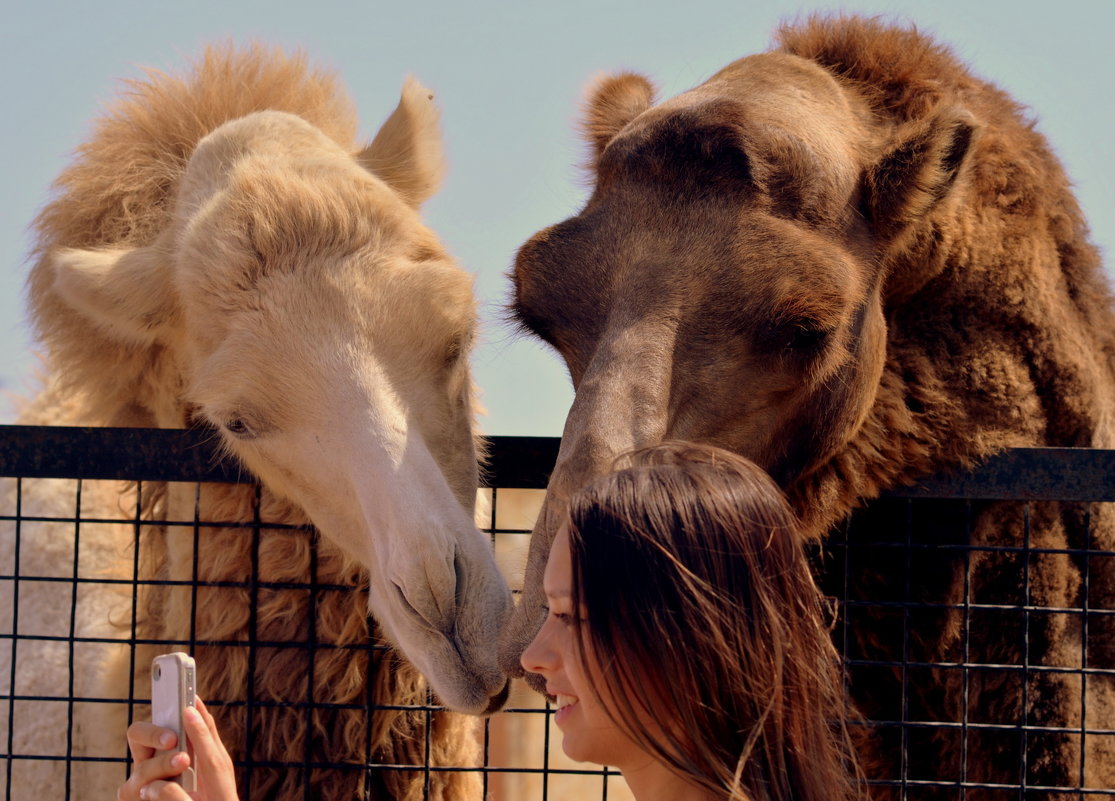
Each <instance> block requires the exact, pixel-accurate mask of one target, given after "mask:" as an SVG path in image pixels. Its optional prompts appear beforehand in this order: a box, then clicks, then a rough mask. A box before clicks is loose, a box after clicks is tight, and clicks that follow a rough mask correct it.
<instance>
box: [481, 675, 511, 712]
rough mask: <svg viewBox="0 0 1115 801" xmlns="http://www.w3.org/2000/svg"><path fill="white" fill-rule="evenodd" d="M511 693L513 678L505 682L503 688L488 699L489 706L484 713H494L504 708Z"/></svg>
mask: <svg viewBox="0 0 1115 801" xmlns="http://www.w3.org/2000/svg"><path fill="white" fill-rule="evenodd" d="M510 695H511V679H508V680H507V681H505V682H504V683H503V689H502V690H500V691H499V692H498V693H496V694H495V695H493V696H492V697H491V698H490V699H489V700H488V708H487V709H485V710H484V715H494V714H495V713H496V712H499V711H500V710H501V709H503V706H504V704H506V703H507V698H508V696H510Z"/></svg>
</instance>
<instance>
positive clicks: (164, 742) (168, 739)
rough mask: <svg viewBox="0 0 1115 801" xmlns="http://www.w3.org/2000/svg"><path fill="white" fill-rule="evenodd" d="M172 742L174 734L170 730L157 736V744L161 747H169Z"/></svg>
mask: <svg viewBox="0 0 1115 801" xmlns="http://www.w3.org/2000/svg"><path fill="white" fill-rule="evenodd" d="M173 742H174V735H173V734H172V733H171V732H169V731H168V732H163V734H162V735H161V736H160V737H159V745H161V746H162V747H163V748H170V746H171V743H173Z"/></svg>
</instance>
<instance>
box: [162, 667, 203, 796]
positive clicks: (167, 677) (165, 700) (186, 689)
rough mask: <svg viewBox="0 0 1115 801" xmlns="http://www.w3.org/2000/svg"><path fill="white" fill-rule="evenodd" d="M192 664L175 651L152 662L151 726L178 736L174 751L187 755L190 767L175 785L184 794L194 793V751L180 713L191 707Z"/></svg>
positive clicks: (192, 689)
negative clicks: (183, 791)
mask: <svg viewBox="0 0 1115 801" xmlns="http://www.w3.org/2000/svg"><path fill="white" fill-rule="evenodd" d="M194 676H195V669H194V660H193V657H191V656H190V655H189V654H185V653H183V652H181V651H176V652H174V653H172V654H163V655H161V656H156V657H155V659H154V660H153V661H152V662H151V722H152V723H154V724H155V725H156V726H162V727H164V728H167V729H172V730H173V731H174V732H175V734H177V735H178V745H176V746H175V748H174V750H176V751H186V752H187V753H189V754H190V767H188V768H187V769H186V770H185V771H183V772H182V775H181V776H179V777H178V778H177V779H175V781H177V782H178V783H179V784H181V785H182V787H183V788H184V789H186V790H191V791H192V790H196V789H197V776H196V774H195V773H194V767H193V749H192V748H190V746H189V741H188V740H187V738H186V729H185V726H184V724H183V721H182V710H183V708H184V707H187V706H194V687H196V686H197V685H196V684H195V683H194Z"/></svg>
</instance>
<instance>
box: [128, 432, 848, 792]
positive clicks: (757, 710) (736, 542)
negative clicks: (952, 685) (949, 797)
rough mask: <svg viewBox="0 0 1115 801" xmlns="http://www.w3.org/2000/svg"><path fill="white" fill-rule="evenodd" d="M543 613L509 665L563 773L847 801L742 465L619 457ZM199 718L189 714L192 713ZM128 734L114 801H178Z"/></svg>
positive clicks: (212, 774)
mask: <svg viewBox="0 0 1115 801" xmlns="http://www.w3.org/2000/svg"><path fill="white" fill-rule="evenodd" d="M544 583H545V590H546V596H547V599H548V603H549V606H550V608H549V613H548V616H547V619H546V622H545V623H544V625H543V626H542V629H541V630H540V631H539V632H538V635H537V637H535V639H534V642H532V643H531V645H530V646H529V647H528V648H527V649H526V651H525V652H524V653H523V656H522V662H523V667H524V668H526V669H527V670H528V671H530V672H532V673H538V674H541V675H542V676H543V677H544V678H545V680H546V687H547V692H548V694H549V695H551V696H553V697H554V698H555V699H556V702H557V707H558V709H557V713H556V716H555V717H556V722H557V725H558V727H559V728H561V730H562V732H563V742H562V747H563V749H564V750H565V752H566V753H567V754H568V755H569V756H570V757H571V758H573V759H575V760H579V761H591V762H597V763H601V764H608V765H613V766H615V767H617V768H619V769H620V770H621V771H622V772H623V775H624V777H625V778H626V780H627V782H628V785H629V786H630V787H631V790H632V792H633V793H634V795H635V797H636V798H637V799H638V801H663V800H665V799H669V800H670V801H705V800H706V799H716V800H717V801H723V800H724V799H728V800H729V801H766V800H767V799H770V800H771V801H789V799H794V801H821V800H822V799H823V800H824V801H846V800H848V799H853V798H858V797H859V796H860V795H861V793H860V792H859V790H858V787H857V785H856V784H855V783H854V782H853V781H852V778H851V776H850V773H851V771H852V770H853V769H854V767H853V766H854V762H853V758H852V747H851V745H850V741H849V737H848V730H847V728H846V727H845V724H844V720H845V718H846V716H847V714H848V709H847V708H846V704H845V694H844V688H843V682H842V672H841V666H840V662H839V659H838V657H837V654H836V652H835V650H834V649H833V647H832V643H831V640H830V639H829V635H828V627H827V625H826V622H825V621H826V613H825V605H824V603H823V599H822V597H821V595H820V593H819V592H818V590H817V588H816V586H815V584H814V583H813V579H812V576H811V573H810V570H809V565H808V563H807V560H806V557H805V555H804V553H803V550H802V545H801V542H800V538H799V536H798V533H797V528H796V521H795V518H794V515H793V513H792V512H791V510H790V508H789V506H788V505H787V503H786V501H785V499H784V498H783V496H782V494H781V492H780V491H779V490H778V488H777V487H776V486H775V485H774V483H773V482H772V481H771V479H770V478H769V477H768V476H767V475H766V473H764V472H763V471H762V470H761V469H760V468H758V467H757V466H756V465H754V464H753V463H751V462H749V461H747V460H746V459H744V458H742V457H739V456H736V455H734V454H731V453H728V452H727V451H724V450H720V449H718V448H714V447H712V446H706V445H694V444H689V443H667V444H664V445H660V446H658V447H655V448H650V449H647V450H644V451H640V452H638V453H635V454H633V455H631V456H629V457H628V458H627V459H626V462H625V464H624V466H623V467H622V468H621V469H619V470H618V471H617V472H614V473H612V474H609V475H607V476H604V477H602V478H599V479H597V480H596V481H594V482H593V483H591V484H589V485H588V486H587V487H585V488H584V489H582V490H581V491H580V492H578V493H576V494H575V495H574V496H573V498H572V499H571V501H570V509H569V514H568V517H567V520H566V523H565V525H563V526H562V527H561V529H560V531H559V532H558V535H557V537H556V538H555V540H554V543H553V546H552V548H551V551H550V558H549V562H548V564H547V566H546V572H545V582H544ZM201 711H202V714H194V713H192V712H191V713H189V714H188V715H187V717H186V729H187V733H188V735H189V737H190V739H191V742H192V743H193V746H194V750H195V759H196V760H197V763H198V764H197V776H198V786H199V792H198V793H197V794H195V797H196V798H199V799H203V800H204V801H232V799H235V798H236V788H235V781H234V778H233V773H232V765H231V762H230V761H229V759H228V755H227V753H226V752H225V751H224V747H223V746H222V745H221V743H220V738H219V736H218V735H217V731H216V728H215V727H214V726H213V723H212V718H210V717H209V716H208V714H207V713H205V711H204V707H203V706H202V707H201ZM203 715H204V717H203ZM173 736H174V735H173V733H171V732H169V731H167V730H165V729H159V728H158V727H155V726H153V725H152V724H150V723H135V724H133V725H132V726H131V727H130V728H129V730H128V741H129V744H130V746H131V749H132V753H133V756H134V758H135V760H136V765H135V769H134V770H133V773H132V776H131V778H129V779H128V782H127V783H126V784H125V785H124V786H123V787H122V788H121V791H120V794H119V798H120V801H134V799H136V798H142V799H145V801H165V800H166V799H172V800H173V801H180V800H182V799H186V798H188V796H187V794H186V793H185V792H184V791H183V790H182V788H181V787H179V786H178V785H175V784H169V783H167V782H166V779H167V778H169V777H172V776H176V775H178V774H179V773H181V772H182V770H184V769H185V767H186V766H187V764H188V759H185V758H184V757H183V756H178V757H176V758H175V759H177V762H172V760H171V757H170V755H169V754H166V753H158V752H157V751H156V750H155V749H156V748H166V747H168V745H171V744H172V740H173Z"/></svg>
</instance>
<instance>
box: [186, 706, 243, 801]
mask: <svg viewBox="0 0 1115 801" xmlns="http://www.w3.org/2000/svg"><path fill="white" fill-rule="evenodd" d="M183 722H184V723H185V727H186V737H188V738H189V740H190V744H191V745H193V747H194V766H195V770H196V772H197V776H198V786H199V789H200V788H201V787H202V786H204V791H205V798H206V799H207V801H236V798H237V795H236V773H235V771H234V769H233V767H232V758H231V757H229V755H228V751H227V750H226V749H225V744H224V743H223V742H222V741H221V736H220V734H218V732H217V724H216V723H215V722H214V721H213V716H212V715H210V714H209V710H207V709H206V708H205V704H204V703H202V702H200V701H198V705H197V708H196V709H193V708H187V709H186V711H185V715H184V717H183Z"/></svg>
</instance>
